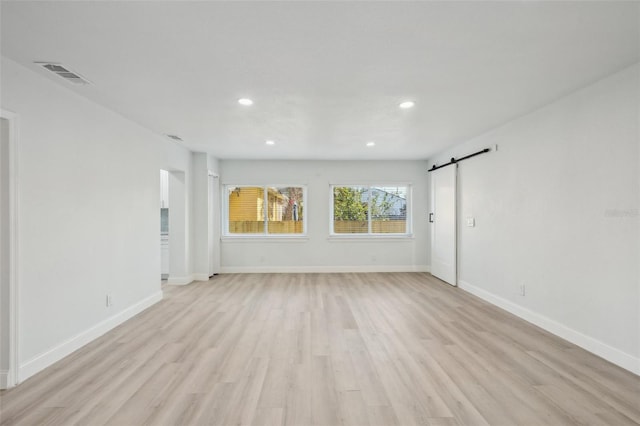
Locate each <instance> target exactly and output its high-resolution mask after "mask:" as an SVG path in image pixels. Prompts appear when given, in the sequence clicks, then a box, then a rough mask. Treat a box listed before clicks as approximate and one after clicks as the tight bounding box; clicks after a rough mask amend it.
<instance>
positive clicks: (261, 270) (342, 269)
mask: <svg viewBox="0 0 640 426" xmlns="http://www.w3.org/2000/svg"><path fill="white" fill-rule="evenodd" d="M429 270H430V268H429V266H428V265H364V266H223V267H221V268H220V273H221V274H293V273H307V274H309V273H336V272H339V273H346V272H429Z"/></svg>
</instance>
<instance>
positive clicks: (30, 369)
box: [18, 291, 162, 382]
mask: <svg viewBox="0 0 640 426" xmlns="http://www.w3.org/2000/svg"><path fill="white" fill-rule="evenodd" d="M161 300H162V291H158V292H156V293H154V294H152V295H151V296H149V297H147V298H145V299H143V300H141V301H139V302H138V303H135V304H134V305H131V306H129V307H128V308H126V309H125V310H123V311H120V312H118V313H117V314H115V315H113V316H112V317H109V318H107V319H106V320H104V321H102V322H100V323H98V324H96V325H94V326H93V327H91V328H89V329H88V330H86V331H83V332H82V333H80V334H78V335H76V336H74V337H72V338H70V339H68V340H66V341H65V342H62V343H61V344H59V345H57V346H55V347H53V348H51V349H49V350H48V351H46V352H44V353H42V354H40V355H37V356H35V357H33V358H31V359H30V360H29V361H26V362H25V363H24V364H22V365H20V366H19V368H18V381H19V382H22V381H24V380H26V379H28V378H29V377H31V376H33V375H34V374H36V373H38V372H40V371H42V370H44V369H45V368H47V367H49V366H50V365H52V364H54V363H56V362H58V361H60V360H61V359H62V358H64V357H66V356H67V355H69V354H71V353H72V352H74V351H76V350H78V349H80V348H81V347H83V346H84V345H86V344H87V343H89V342H91V341H93V340H95V339H97V338H98V337H100V336H102V335H103V334H105V333H106V332H108V331H110V330H112V329H113V328H115V327H117V326H118V325H120V324H122V323H123V322H125V321H126V320H128V319H130V318H132V317H133V316H135V315H137V314H139V313H140V312H142V311H144V310H145V309H147V308H149V307H150V306H152V305H154V304H156V303H158V302H159V301H161Z"/></svg>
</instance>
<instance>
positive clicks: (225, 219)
mask: <svg viewBox="0 0 640 426" xmlns="http://www.w3.org/2000/svg"><path fill="white" fill-rule="evenodd" d="M230 186H233V187H235V188H262V190H263V197H264V198H263V200H264V199H268V188H302V202H303V204H304V213H303V218H302V233H301V234H269V233H268V229H269V227H268V222H269V219H268V215H269V209H268V208H263V210H264V224H265V226H264V232H263V233H261V234H232V233H230V232H229V192H228V188H229V187H230ZM220 195H221V196H222V215H221V220H222V223H221V225H222V226H221V231H222V232H221V239H226V240H231V239H234V238H238V239H242V238H249V239H254V240H259V239H262V238H264V239H268V238H281V239H285V238H303V239H305V238H308V236H307V213H306V212H307V211H309V206H308V203H309V197H308V185H307V184H262V185H258V184H255V185H251V184H233V183H224V182H223V183H222V187H221V192H220ZM267 205H268V203H267Z"/></svg>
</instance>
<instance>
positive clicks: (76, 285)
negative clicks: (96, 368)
mask: <svg viewBox="0 0 640 426" xmlns="http://www.w3.org/2000/svg"><path fill="white" fill-rule="evenodd" d="M65 84H66V83H65V82H64V81H62V80H61V81H60V83H59V84H55V83H53V82H51V81H50V80H48V79H46V78H43V77H41V76H39V75H36V74H35V73H33V72H31V71H30V70H28V69H26V68H23V67H22V66H20V65H18V64H16V63H15V62H13V61H11V60H8V59H6V58H3V59H2V82H1V90H2V108H3V109H6V110H10V111H13V112H15V113H17V114H18V115H19V116H20V123H21V124H20V129H19V131H20V138H19V140H18V153H19V154H18V155H19V164H18V169H19V176H18V181H19V187H18V190H19V201H18V204H19V205H18V210H19V229H18V239H19V247H20V251H19V258H18V262H19V263H18V273H19V282H18V285H19V288H20V304H19V313H20V334H19V336H18V338H19V341H20V345H19V361H18V362H19V371H20V380H24V379H25V378H27V377H28V376H30V375H32V374H34V373H35V372H37V371H39V370H41V369H42V368H44V367H46V366H47V365H49V364H51V363H52V362H55V361H56V360H58V359H60V358H61V357H63V356H65V355H66V354H68V353H70V352H71V351H72V350H74V349H76V348H78V347H80V346H81V345H82V344H84V343H86V342H88V341H90V340H91V339H93V338H95V337H97V336H98V335H100V334H102V333H103V332H105V331H107V330H108V329H110V328H112V327H113V326H115V325H117V324H118V323H119V322H121V321H124V320H126V319H127V318H129V317H130V316H131V315H133V314H135V313H136V312H138V311H140V310H141V309H144V308H146V307H147V306H149V305H151V304H153V303H155V302H156V301H158V300H160V298H161V297H162V293H161V290H160V280H159V274H160V250H159V244H158V242H159V241H158V238H159V227H160V222H159V215H158V205H159V191H158V187H159V170H160V169H161V168H164V169H168V170H172V169H180V170H184V171H185V172H186V173H187V175H188V174H189V173H190V153H189V152H188V151H186V150H185V149H183V148H181V147H178V146H177V145H175V144H174V143H172V142H169V141H166V140H164V138H162V137H159V136H158V135H155V134H153V133H151V132H149V131H148V130H146V129H144V128H142V127H140V126H138V125H136V124H134V123H132V122H130V121H128V120H126V119H124V118H123V117H122V116H120V115H118V114H116V113H113V112H111V111H109V110H107V109H105V108H103V107H100V106H98V105H96V104H94V103H92V102H90V101H88V100H86V99H85V98H83V97H81V96H78V95H76V94H75V93H73V92H71V91H69V90H68V89H67V88H66V87H65V86H64V85H65ZM187 179H188V177H187ZM187 191H190V190H189V189H188V190H187ZM107 294H111V295H112V297H113V305H112V306H111V307H107V306H106V303H105V298H106V295H107Z"/></svg>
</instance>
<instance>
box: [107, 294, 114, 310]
mask: <svg viewBox="0 0 640 426" xmlns="http://www.w3.org/2000/svg"><path fill="white" fill-rule="evenodd" d="M111 305H113V298H112V297H111V295H110V294H107V307H109V306H111Z"/></svg>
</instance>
